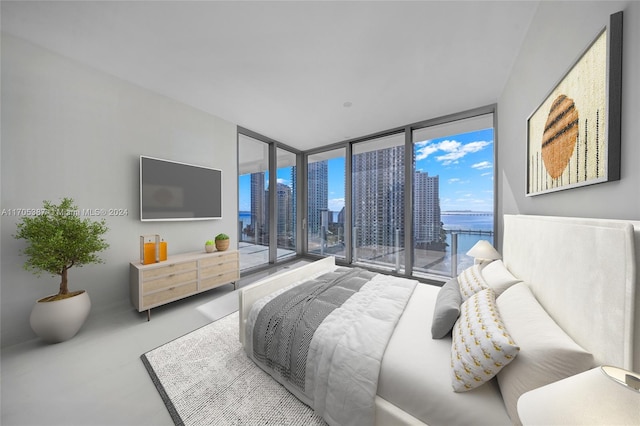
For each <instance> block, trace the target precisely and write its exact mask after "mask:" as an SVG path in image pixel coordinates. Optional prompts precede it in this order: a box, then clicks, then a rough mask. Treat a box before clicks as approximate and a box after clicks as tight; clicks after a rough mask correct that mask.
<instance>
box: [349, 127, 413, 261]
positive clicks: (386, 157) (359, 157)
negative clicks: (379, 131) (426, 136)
mask: <svg viewBox="0 0 640 426" xmlns="http://www.w3.org/2000/svg"><path fill="white" fill-rule="evenodd" d="M404 144H405V136H404V133H403V132H401V133H396V134H393V135H389V136H383V137H379V138H375V139H372V140H368V141H366V142H359V143H356V144H354V145H353V150H352V158H351V163H352V166H351V174H352V183H351V185H352V211H353V232H352V242H353V262H354V263H364V264H371V265H374V266H377V267H383V268H385V269H392V270H394V271H395V272H401V271H402V270H404V265H405V250H404V235H405V232H406V229H405V214H404V213H405V204H404V203H405V161H406V158H405V157H406V156H405V147H404Z"/></svg>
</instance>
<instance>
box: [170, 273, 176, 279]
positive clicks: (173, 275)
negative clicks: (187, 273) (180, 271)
mask: <svg viewBox="0 0 640 426" xmlns="http://www.w3.org/2000/svg"><path fill="white" fill-rule="evenodd" d="M175 276H176V274H169V275H168V278H173V277H175Z"/></svg>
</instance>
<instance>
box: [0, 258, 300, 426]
mask: <svg viewBox="0 0 640 426" xmlns="http://www.w3.org/2000/svg"><path fill="white" fill-rule="evenodd" d="M288 267H291V264H288V265H282V266H281V267H278V268H273V269H271V270H269V271H266V272H262V273H259V274H255V275H252V276H249V277H246V278H242V279H241V280H240V283H239V286H243V285H246V284H249V283H251V282H254V281H256V280H258V279H260V278H262V277H264V276H267V275H268V274H271V273H274V272H277V270H279V269H280V268H288ZM231 291H233V286H232V285H225V286H222V287H220V288H217V289H213V290H211V291H208V292H206V293H203V294H199V295H195V296H192V297H189V298H187V299H185V300H182V301H177V302H173V303H171V304H168V305H165V306H161V307H158V308H155V309H153V310H152V311H151V321H149V322H147V321H146V313H144V312H143V313H138V312H137V311H135V309H134V308H133V306H132V305H131V303H130V302H129V301H128V300H126V301H122V303H121V304H118V305H117V306H113V307H112V308H111V309H109V310H105V311H104V312H102V313H100V314H95V315H90V317H89V319H88V320H87V322H86V323H85V325H84V326H83V328H82V329H81V330H80V332H79V333H78V334H77V335H76V336H75V337H74V338H72V339H71V340H68V341H66V342H63V343H58V344H55V345H49V344H45V343H42V342H41V341H39V340H33V341H29V342H26V343H23V344H19V345H15V346H11V347H9V348H6V349H4V350H3V351H2V355H1V362H2V364H1V374H2V376H1V377H2V379H1V381H0V386H1V394H0V398H1V406H0V424H2V425H3V426H13V425H33V426H40V425H42V426H45V425H46V426H49V425H65V426H72V425H78V426H90V425H119V426H120V425H123V426H124V425H150V426H151V425H152V426H163V425H173V421H172V420H171V417H170V416H169V413H168V411H167V409H166V407H165V405H164V403H163V402H162V399H161V398H160V396H159V394H158V392H157V391H156V388H155V386H154V385H153V383H152V381H151V379H150V378H149V375H148V373H147V371H146V369H145V368H144V366H143V364H142V361H141V360H140V355H142V354H143V353H145V352H148V351H150V350H151V349H154V348H156V347H158V346H161V345H162V344H164V343H166V342H168V341H171V340H173V339H176V338H178V337H180V336H182V335H184V334H187V333H189V332H190V331H193V330H195V329H196V328H199V327H202V326H204V325H206V324H208V323H210V322H211V319H210V318H208V317H207V316H205V315H204V314H203V313H202V312H201V311H199V310H198V309H197V308H198V307H199V306H201V305H204V304H207V303H208V302H211V301H212V300H215V299H216V298H219V297H221V296H223V295H225V294H228V293H229V292H231ZM226 299H227V300H229V298H228V297H227V298H226ZM210 305H211V304H209V306H210ZM213 305H215V304H213ZM221 309H222V310H228V309H229V307H228V304H227V306H225V307H223V308H221ZM236 309H237V308H236Z"/></svg>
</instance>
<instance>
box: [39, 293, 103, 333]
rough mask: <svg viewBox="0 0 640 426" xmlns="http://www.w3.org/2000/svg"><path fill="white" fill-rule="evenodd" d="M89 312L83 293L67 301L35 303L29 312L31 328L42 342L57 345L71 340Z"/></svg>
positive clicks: (89, 306)
mask: <svg viewBox="0 0 640 426" xmlns="http://www.w3.org/2000/svg"><path fill="white" fill-rule="evenodd" d="M90 310H91V299H89V294H88V293H87V292H86V291H85V292H83V293H81V294H78V295H77V296H73V297H70V298H68V299H63V300H56V301H54V302H36V304H35V306H34V307H33V310H32V311H31V317H30V319H29V320H30V323H31V328H32V329H33V331H35V333H36V334H37V335H38V336H40V338H42V340H44V341H46V342H49V343H59V342H64V341H65V340H69V339H71V338H72V337H73V336H75V335H76V333H77V332H78V331H79V330H80V328H81V327H82V325H83V324H84V321H85V320H86V319H87V316H88V315H89V311H90Z"/></svg>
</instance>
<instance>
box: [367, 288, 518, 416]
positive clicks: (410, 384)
mask: <svg viewBox="0 0 640 426" xmlns="http://www.w3.org/2000/svg"><path fill="white" fill-rule="evenodd" d="M439 290H440V287H436V286H431V285H427V284H419V285H418V286H417V287H416V289H415V291H414V292H413V296H412V298H411V300H410V301H409V303H408V304H407V308H406V309H405V312H404V314H403V315H402V318H400V321H399V322H398V325H397V326H396V330H395V331H394V334H393V337H392V338H391V340H390V341H389V345H388V346H387V350H386V352H385V354H384V358H383V361H382V366H381V371H380V377H379V381H378V395H379V396H380V397H381V398H383V399H385V400H386V401H388V402H390V403H391V404H393V405H395V406H396V407H398V408H400V409H401V410H403V411H405V412H407V413H409V414H411V415H412V416H414V417H416V418H417V419H419V420H421V421H423V422H424V423H428V424H429V425H432V426H436V425H470V424H473V425H483V424H486V425H510V424H511V420H510V419H509V416H508V415H507V412H506V409H505V406H504V402H503V400H502V396H501V394H500V390H499V389H498V385H497V383H496V380H495V379H493V380H491V381H490V382H488V383H486V384H485V385H483V386H480V387H479V388H477V389H474V390H472V391H469V392H463V393H456V392H453V390H452V387H451V375H450V368H451V367H450V360H451V338H444V339H432V338H431V331H430V330H431V321H432V318H433V307H434V305H435V301H436V296H437V294H438V291H439Z"/></svg>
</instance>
